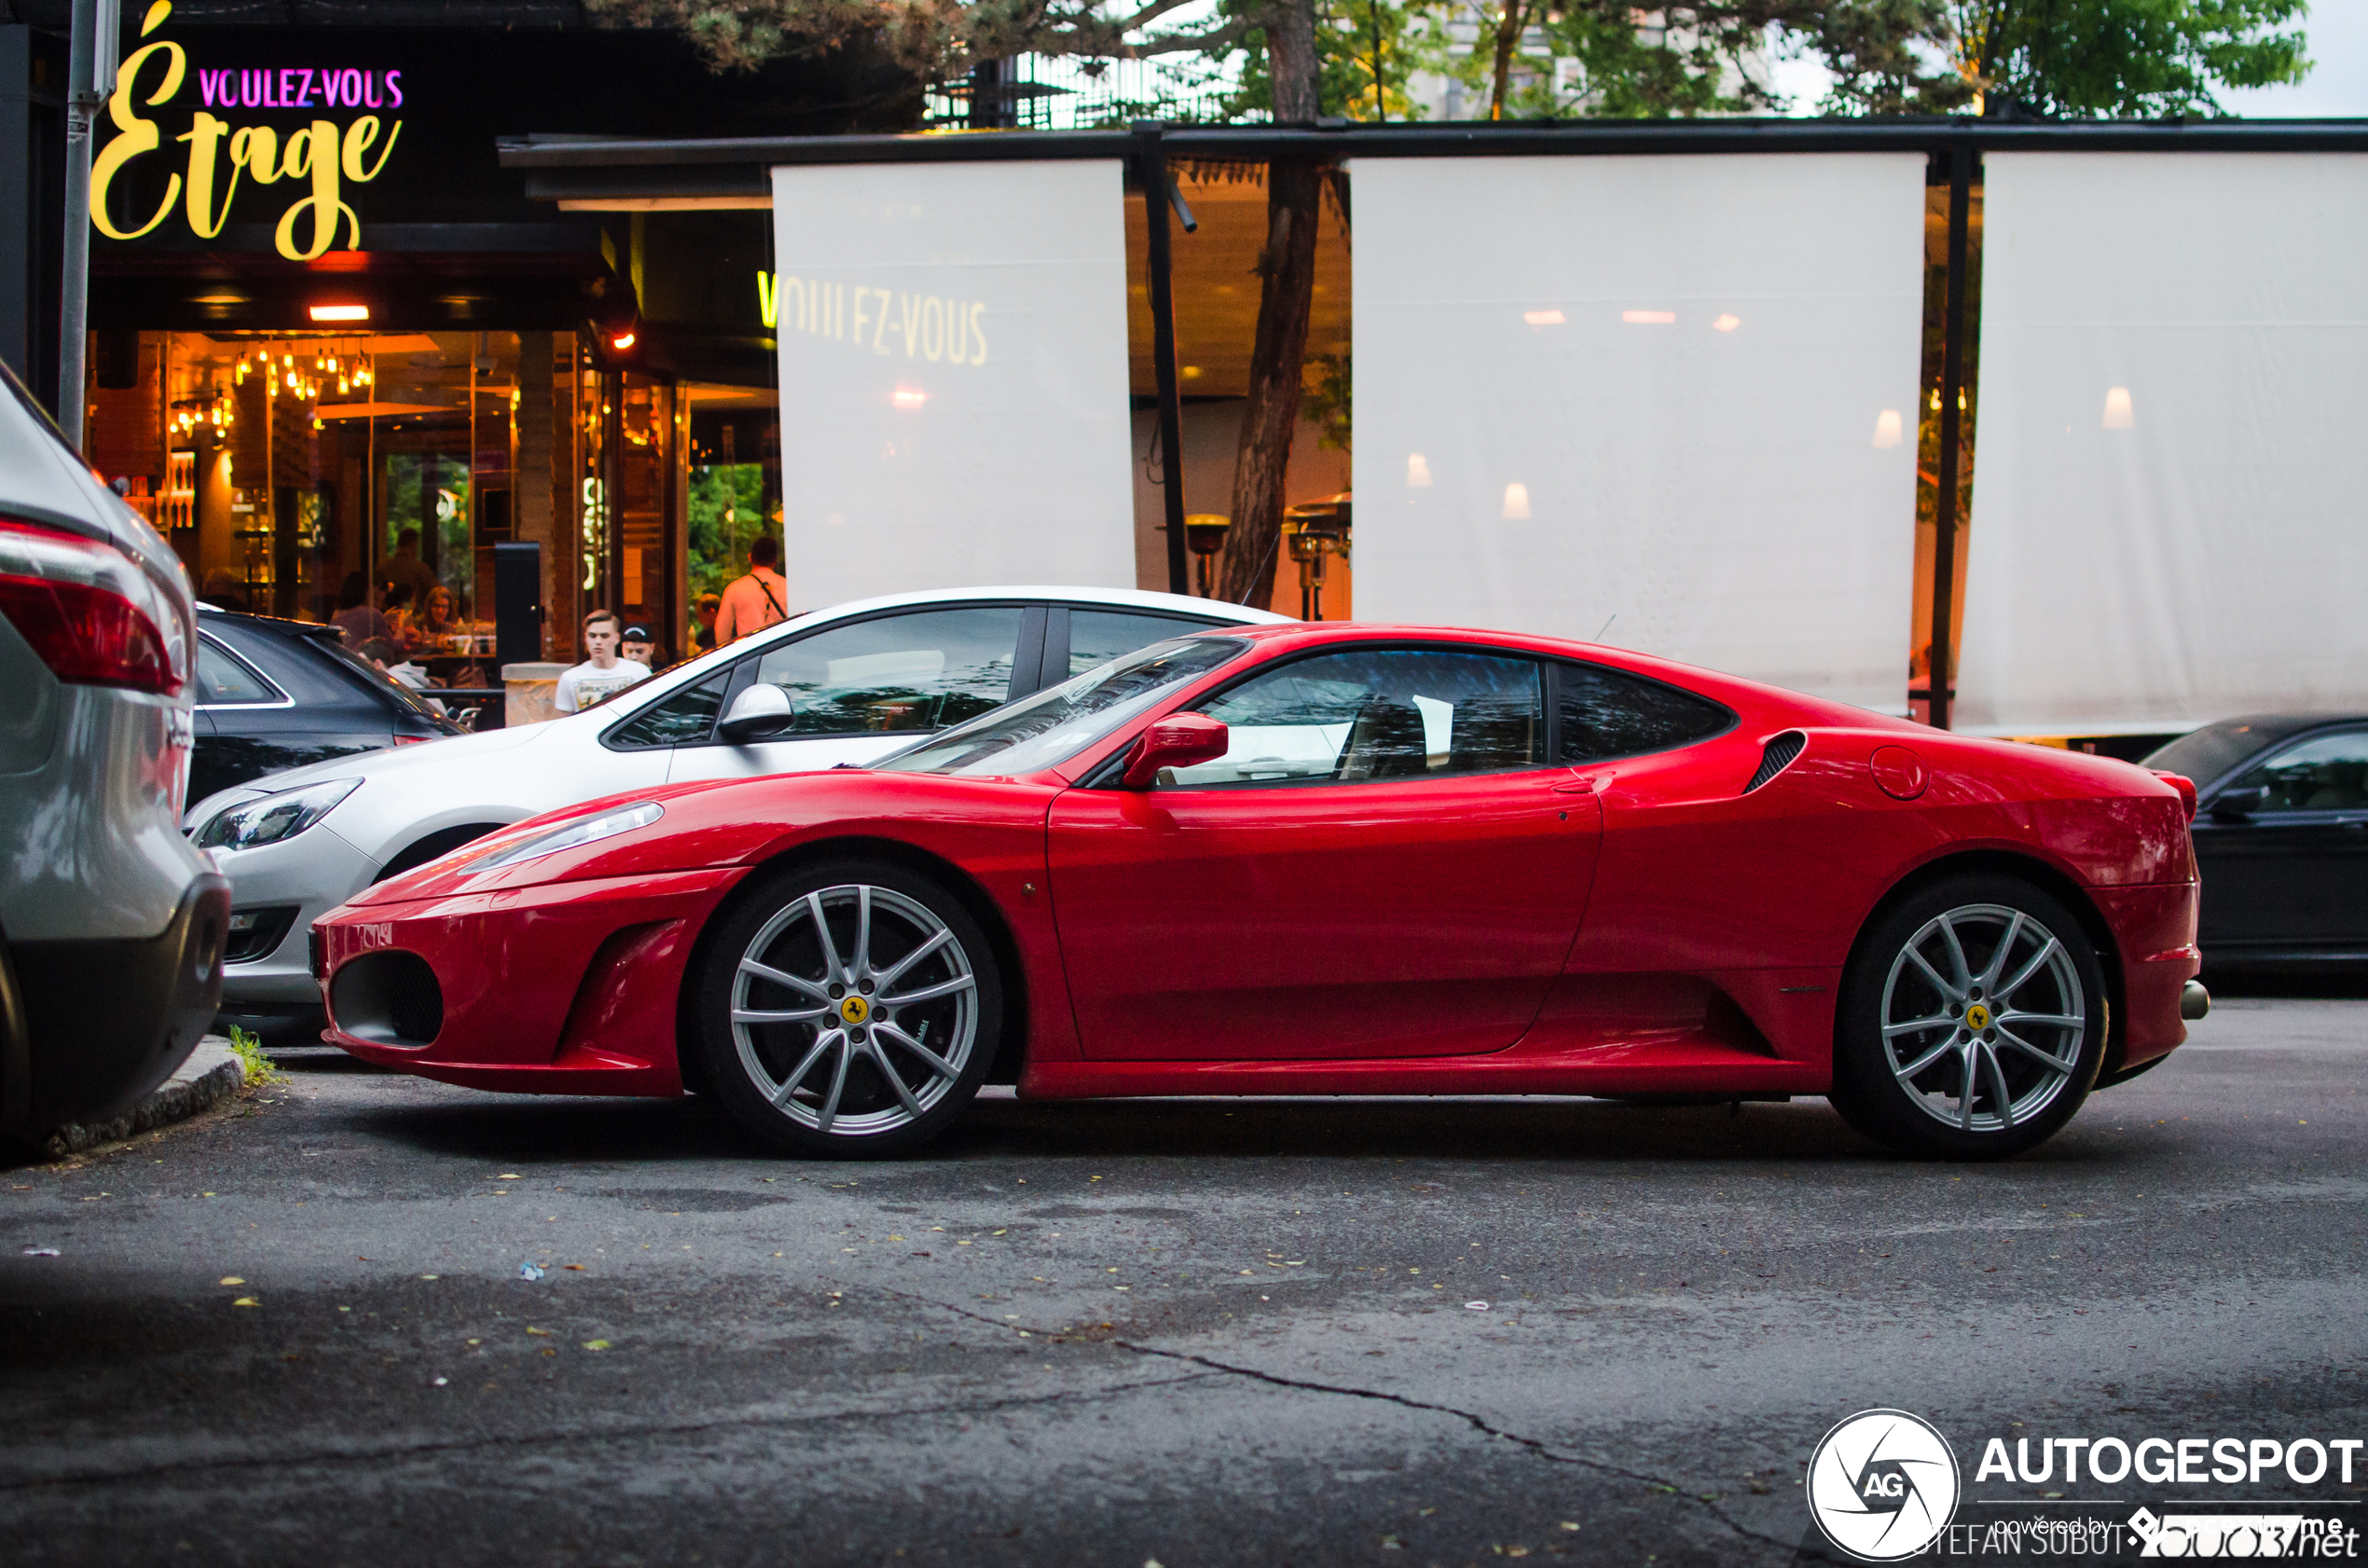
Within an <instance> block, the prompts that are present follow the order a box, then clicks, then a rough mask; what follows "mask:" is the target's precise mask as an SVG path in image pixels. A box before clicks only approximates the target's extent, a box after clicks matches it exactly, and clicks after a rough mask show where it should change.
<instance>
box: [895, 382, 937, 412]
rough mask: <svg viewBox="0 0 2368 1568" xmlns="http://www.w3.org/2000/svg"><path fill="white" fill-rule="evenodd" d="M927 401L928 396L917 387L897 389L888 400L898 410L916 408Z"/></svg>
mask: <svg viewBox="0 0 2368 1568" xmlns="http://www.w3.org/2000/svg"><path fill="white" fill-rule="evenodd" d="M888 401H889V402H891V403H893V404H895V405H896V406H898V407H899V408H918V407H919V406H921V405H922V404H924V403H927V402H928V401H929V393H927V392H923V391H922V390H921V389H920V388H918V387H899V388H897V389H896V392H895V393H894V394H893V395H892V396H891V397H890V398H889V399H888Z"/></svg>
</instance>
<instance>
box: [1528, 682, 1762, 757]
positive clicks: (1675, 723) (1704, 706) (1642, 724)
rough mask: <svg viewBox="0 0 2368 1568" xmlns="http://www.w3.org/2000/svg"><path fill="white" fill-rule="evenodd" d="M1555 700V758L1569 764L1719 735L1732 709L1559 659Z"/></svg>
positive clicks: (1731, 717)
mask: <svg viewBox="0 0 2368 1568" xmlns="http://www.w3.org/2000/svg"><path fill="white" fill-rule="evenodd" d="M1555 704H1556V707H1557V708H1558V709H1559V717H1560V719H1561V721H1562V723H1561V730H1562V755H1561V758H1560V761H1562V762H1564V763H1570V764H1571V765H1572V766H1575V767H1576V766H1583V765H1584V764H1586V763H1600V762H1603V761H1604V760H1606V759H1608V758H1612V757H1634V756H1639V755H1642V754H1643V753H1645V752H1647V751H1670V750H1675V749H1676V748H1678V747H1680V746H1691V745H1692V744H1693V743H1694V742H1696V741H1698V740H1708V739H1709V738H1710V737H1711V736H1714V735H1723V734H1725V733H1726V732H1727V730H1728V729H1729V728H1731V727H1732V726H1733V725H1734V723H1735V722H1736V721H1735V714H1734V712H1733V710H1732V709H1730V708H1728V707H1727V706H1726V705H1725V704H1723V703H1716V702H1713V701H1711V700H1710V698H1708V697H1702V696H1696V695H1694V694H1693V693H1691V692H1686V691H1680V690H1679V689H1678V688H1676V687H1675V686H1666V685H1663V684H1662V683H1661V682H1659V681H1648V680H1646V679H1645V678H1644V677H1643V676H1641V675H1631V674H1629V673H1628V672H1627V671H1625V670H1617V669H1606V668H1604V667H1603V666H1602V665H1589V664H1578V663H1576V662H1573V663H1565V664H1562V665H1559V666H1558V667H1557V668H1556V679H1555Z"/></svg>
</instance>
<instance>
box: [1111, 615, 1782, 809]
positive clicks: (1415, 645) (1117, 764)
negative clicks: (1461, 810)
mask: <svg viewBox="0 0 2368 1568" xmlns="http://www.w3.org/2000/svg"><path fill="white" fill-rule="evenodd" d="M1340 653H1478V654H1482V655H1485V656H1487V657H1491V658H1499V659H1522V660H1526V661H1528V662H1529V663H1531V664H1533V665H1537V666H1539V667H1541V669H1540V681H1539V686H1540V689H1541V690H1542V691H1543V693H1544V695H1545V702H1546V722H1545V735H1546V739H1545V752H1546V761H1544V762H1540V763H1532V764H1530V765H1529V766H1528V767H1520V768H1507V769H1504V770H1503V771H1502V772H1496V773H1447V774H1439V775H1436V776H1434V777H1430V778H1411V779H1410V778H1402V777H1401V778H1255V779H1253V778H1244V779H1238V780H1236V781H1234V782H1232V783H1230V784H1192V785H1183V784H1176V785H1167V786H1162V787H1160V788H1162V789H1163V790H1164V791H1177V790H1186V789H1191V790H1212V791H1238V790H1278V789H1283V790H1304V789H1311V788H1338V789H1361V788H1363V787H1365V786H1367V785H1370V784H1409V783H1414V784H1422V783H1440V784H1444V783H1448V782H1450V781H1452V780H1454V779H1463V778H1507V777H1516V776H1518V775H1521V774H1525V773H1546V772H1553V771H1557V770H1559V771H1561V772H1564V773H1573V772H1577V771H1580V770H1583V769H1586V768H1590V767H1600V766H1602V765H1603V764H1604V763H1611V762H1619V761H1622V760H1625V759H1627V758H1631V757H1657V756H1665V755H1667V754H1669V753H1671V752H1673V751H1684V750H1691V749H1692V748H1694V747H1697V746H1701V745H1705V744H1707V743H1709V742H1710V741H1714V740H1716V739H1717V738H1718V737H1719V736H1725V735H1731V734H1733V733H1734V731H1735V728H1736V726H1738V725H1739V724H1741V723H1742V722H1743V719H1742V714H1740V713H1738V712H1736V711H1735V709H1734V708H1730V707H1728V705H1727V704H1726V703H1723V702H1720V701H1719V700H1718V699H1717V698H1716V697H1714V696H1712V695H1709V694H1707V693H1704V692H1697V691H1695V690H1693V689H1692V688H1691V687H1688V686H1680V685H1678V684H1677V683H1676V682H1675V681H1663V680H1660V679H1659V677H1656V676H1651V675H1646V674H1644V673H1642V672H1641V671H1638V670H1632V669H1628V668H1625V667H1621V666H1619V665H1613V664H1605V663H1604V662H1603V661H1601V660H1599V659H1575V658H1571V657H1569V656H1567V655H1565V654H1561V653H1540V652H1537V651H1535V650H1533V649H1528V648H1508V647H1506V646H1504V645H1503V644H1501V643H1494V642H1431V641H1400V640H1394V639H1382V638H1377V639H1375V640H1372V641H1370V642H1366V641H1356V642H1333V643H1327V644H1325V645H1324V646H1322V647H1317V648H1306V649H1301V650H1300V651H1298V652H1296V653H1287V654H1285V655H1283V656H1282V657H1281V658H1277V659H1271V660H1269V661H1267V662H1266V663H1263V664H1259V665H1254V666H1252V667H1250V668H1248V669H1246V670H1244V671H1242V672H1241V673H1239V674H1237V675H1235V676H1233V677H1232V679H1230V680H1227V681H1221V682H1219V683H1218V684H1217V685H1215V686H1212V687H1210V688H1209V689H1208V690H1206V691H1205V692H1202V693H1201V694H1200V695H1198V696H1196V697H1194V698H1193V699H1192V702H1191V706H1190V707H1187V708H1168V709H1166V710H1165V712H1167V713H1198V712H1201V711H1202V710H1203V709H1204V708H1205V706H1206V705H1207V704H1209V703H1212V702H1215V701H1216V700H1217V699H1218V698H1219V697H1221V696H1224V695H1226V694H1227V693H1229V692H1232V691H1233V690H1235V689H1236V688H1238V687H1241V686H1246V685H1247V684H1248V683H1249V682H1251V681H1257V680H1260V679H1262V678H1263V677H1265V676H1268V675H1271V674H1273V673H1274V672H1275V671H1277V670H1280V669H1286V668H1288V667H1290V666H1292V665H1295V664H1301V663H1303V662H1305V661H1306V660H1309V659H1320V658H1329V657H1332V656H1333V655H1335V654H1340ZM1564 665H1588V666H1591V667H1594V668H1597V669H1607V670H1610V671H1611V672H1612V673H1614V674H1615V675H1621V676H1626V677H1628V678H1629V679H1631V680H1633V681H1645V682H1646V683H1648V684H1651V685H1655V686H1661V687H1666V688H1667V689H1668V690H1670V691H1673V692H1680V693H1683V694H1684V695H1687V696H1690V697H1696V698H1699V699H1700V700H1701V701H1703V702H1707V703H1710V704H1711V705H1713V706H1714V707H1715V708H1718V709H1719V710H1720V711H1722V712H1724V713H1725V714H1726V715H1727V722H1726V723H1725V724H1723V725H1721V726H1720V727H1719V728H1718V729H1716V730H1714V731H1712V732H1711V733H1710V734H1708V735H1704V736H1696V737H1695V738H1694V739H1692V740H1688V741H1685V742H1683V743H1681V744H1679V745H1676V746H1662V747H1656V748H1654V749H1653V750H1647V751H1623V752H1620V753H1619V754H1618V756H1614V757H1598V758H1594V759H1591V760H1590V761H1588V762H1584V763H1565V762H1563V761H1561V760H1560V759H1561V755H1562V750H1563V708H1562V695H1563V677H1562V667H1563V666H1564ZM1163 716H1164V715H1163V714H1154V715H1152V716H1151V718H1150V720H1147V721H1146V722H1147V723H1148V722H1156V721H1157V720H1158V719H1159V718H1161V717H1163ZM1131 750H1134V746H1133V744H1132V743H1131V742H1130V743H1129V744H1128V745H1125V746H1122V747H1120V748H1119V750H1117V751H1115V752H1114V753H1112V754H1111V755H1110V756H1109V757H1108V758H1106V759H1104V760H1103V762H1102V763H1099V764H1098V765H1096V766H1095V768H1094V769H1092V770H1091V771H1090V772H1089V773H1087V774H1086V776H1085V777H1083V778H1081V779H1080V780H1079V781H1078V783H1077V788H1079V789H1081V790H1114V789H1118V788H1121V787H1122V786H1121V783H1120V780H1121V779H1122V777H1123V776H1124V774H1125V772H1126V755H1127V753H1128V752H1129V751H1131Z"/></svg>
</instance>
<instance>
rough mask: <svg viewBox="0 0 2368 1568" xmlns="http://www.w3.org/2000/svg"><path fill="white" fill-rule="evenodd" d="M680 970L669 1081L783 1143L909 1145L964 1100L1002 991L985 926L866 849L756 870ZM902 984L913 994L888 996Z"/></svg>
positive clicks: (884, 1148)
mask: <svg viewBox="0 0 2368 1568" xmlns="http://www.w3.org/2000/svg"><path fill="white" fill-rule="evenodd" d="M818 907H819V909H820V911H821V916H822V928H823V930H824V932H825V933H826V934H827V935H828V936H829V938H830V941H831V949H832V951H831V954H830V955H829V956H827V957H826V956H825V954H824V952H823V949H822V944H821V942H819V940H818V939H817V937H816V934H815V910H816V909H817V908H818ZM866 911H868V912H869V925H868V931H867V935H868V951H867V952H866V953H864V954H863V955H861V961H860V962H859V961H858V956H857V954H856V952H855V948H856V945H857V942H856V938H857V932H858V929H859V926H860V923H861V922H863V921H864V919H865V912H866ZM833 959H835V960H836V963H835V966H834V965H833V962H832V960H833ZM750 964H753V965H755V966H757V967H756V968H755V969H753V970H751V969H750V968H749V966H750ZM768 974H770V975H774V976H784V977H787V978H788V979H789V980H791V981H794V982H795V984H794V985H792V984H790V983H783V981H782V980H780V979H768V978H766V975H768ZM883 981H886V982H887V983H881V982H883ZM693 984H694V985H695V987H696V990H695V996H694V1011H695V1029H694V1030H693V1031H692V1034H691V1038H689V1039H688V1040H686V1041H685V1042H684V1044H685V1048H686V1054H688V1055H691V1056H693V1057H694V1058H695V1060H693V1061H689V1062H686V1063H685V1064H684V1066H685V1071H684V1075H683V1076H684V1080H685V1081H686V1082H696V1083H697V1084H698V1085H699V1087H700V1089H701V1090H702V1092H704V1093H712V1094H713V1095H714V1097H715V1098H716V1100H718V1101H719V1102H720V1103H721V1104H722V1105H723V1107H724V1108H725V1109H726V1110H728V1111H730V1112H731V1113H732V1115H733V1116H734V1118H736V1119H737V1121H740V1122H741V1123H743V1124H744V1125H746V1126H747V1127H749V1128H750V1129H751V1130H752V1131H754V1132H756V1133H757V1134H758V1135H761V1136H763V1137H764V1138H766V1139H767V1140H769V1141H771V1142H772V1143H774V1144H775V1145H777V1146H778V1147H779V1148H783V1149H785V1150H787V1151H789V1152H791V1153H793V1154H801V1155H807V1156H811V1157H815V1158H819V1159H828V1160H849V1159H857V1160H860V1159H881V1158H887V1157H891V1156H895V1155H901V1154H905V1153H909V1152H910V1151H912V1150H913V1149H916V1148H919V1147H920V1146H922V1145H923V1144H925V1143H927V1142H929V1140H930V1139H931V1138H934V1137H935V1136H937V1135H938V1134H940V1133H942V1132H943V1131H944V1130H945V1128H946V1126H947V1125H948V1124H949V1123H951V1122H952V1121H954V1119H955V1118H957V1117H958V1116H960V1115H961V1114H962V1112H963V1110H964V1109H965V1108H966V1107H969V1105H970V1103H971V1100H972V1099H974V1098H975V1097H976V1096H977V1094H978V1091H979V1085H980V1084H981V1083H983V1082H984V1081H985V1079H986V1075H987V1070H988V1068H989V1067H991V1066H993V1065H994V1062H995V1057H996V1052H997V1048H998V1046H999V1045H1000V1043H1001V1033H1002V1020H1003V990H1002V983H1001V977H1000V975H999V974H998V971H997V968H996V962H995V951H994V948H993V945H992V944H991V943H990V942H988V941H987V938H986V933H985V932H984V930H982V929H981V928H979V924H978V922H977V921H976V920H975V919H973V918H972V917H971V913H970V911H969V910H968V909H966V908H964V907H963V904H962V901H960V900H959V899H957V898H956V897H955V896H954V895H953V893H952V892H950V891H949V890H947V889H946V888H945V887H943V886H942V885H941V884H939V883H938V882H937V881H936V880H934V879H933V878H930V877H928V876H925V875H922V874H919V873H915V872H911V871H908V870H905V869H904V868H903V867H901V866H896V865H892V864H888V863H885V862H881V861H874V860H840V861H833V862H828V863H822V864H814V865H806V866H799V867H793V868H791V869H789V870H787V871H784V872H781V873H775V874H773V875H771V876H767V877H764V879H762V880H761V881H759V882H758V883H756V884H755V885H754V886H753V887H750V888H749V889H748V890H747V891H746V892H744V893H743V894H742V895H741V896H740V897H739V898H738V899H737V900H736V901H734V902H733V903H732V904H730V905H729V906H727V907H726V909H725V910H724V912H723V915H721V917H720V918H719V920H718V923H717V924H716V925H715V926H714V927H713V928H711V930H710V931H709V936H708V940H707V942H706V944H705V953H704V956H702V957H701V959H700V962H699V969H698V972H697V973H696V974H695V976H694V978H693ZM918 993H928V995H924V996H922V997H921V998H920V999H918V1000H915V1001H911V1002H903V1003H900V1002H899V998H900V997H903V996H905V995H908V994H918ZM875 998H881V999H878V1000H875ZM736 1012H737V1013H738V1014H739V1015H740V1016H739V1017H738V1019H737V1021H736V1017H735V1014H736ZM750 1013H779V1014H782V1015H784V1016H781V1017H778V1018H764V1019H751V1018H750V1017H749V1016H748V1015H749V1014H750ZM795 1014H812V1015H813V1016H807V1017H798V1016H792V1015H795ZM834 1085H835V1087H834ZM833 1096H835V1097H833Z"/></svg>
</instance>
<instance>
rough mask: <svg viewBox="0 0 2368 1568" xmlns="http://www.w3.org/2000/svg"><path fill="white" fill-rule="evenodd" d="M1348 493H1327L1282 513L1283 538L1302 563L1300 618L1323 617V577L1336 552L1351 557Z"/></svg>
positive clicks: (1300, 568)
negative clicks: (1349, 547) (1316, 499)
mask: <svg viewBox="0 0 2368 1568" xmlns="http://www.w3.org/2000/svg"><path fill="white" fill-rule="evenodd" d="M1349 495H1350V492H1348V491H1347V490H1342V492H1341V493H1340V494H1338V495H1333V496H1326V497H1325V498H1324V499H1323V500H1321V501H1310V502H1302V503H1301V504H1300V505H1298V506H1294V507H1292V508H1290V509H1289V510H1288V511H1287V512H1285V513H1284V514H1283V539H1284V543H1286V544H1287V545H1288V546H1289V548H1290V552H1291V559H1293V560H1295V561H1297V562H1298V563H1299V618H1300V619H1301V620H1302V621H1320V620H1322V619H1323V618H1324V579H1325V576H1326V572H1327V570H1328V566H1329V562H1330V560H1331V558H1332V557H1334V556H1338V557H1340V558H1341V559H1342V560H1343V561H1345V560H1347V559H1348V530H1349Z"/></svg>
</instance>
